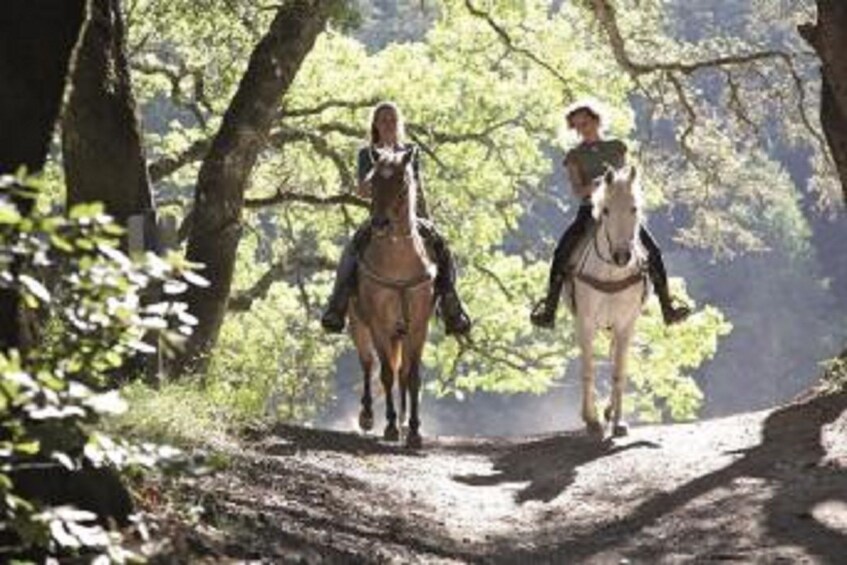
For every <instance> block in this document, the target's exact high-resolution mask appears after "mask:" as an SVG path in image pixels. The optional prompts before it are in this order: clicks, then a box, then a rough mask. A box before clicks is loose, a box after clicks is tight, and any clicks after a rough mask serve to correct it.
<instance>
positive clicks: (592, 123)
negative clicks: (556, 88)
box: [530, 102, 691, 328]
mask: <svg viewBox="0 0 847 565" xmlns="http://www.w3.org/2000/svg"><path fill="white" fill-rule="evenodd" d="M565 120H566V122H567V125H568V127H569V128H571V129H573V130H575V131H576V133H577V134H578V135H579V137H580V142H579V144H577V145H576V146H575V147H574V148H573V149H571V150H570V151H568V153H567V155H566V156H565V159H564V163H563V164H564V165H565V168H566V169H567V173H568V178H569V180H570V183H571V188H572V190H573V192H574V194H575V195H576V197H577V198H579V199H580V206H579V210H578V211H577V214H576V218H574V221H573V222H572V223H571V225H570V226H569V227H568V229H567V230H565V233H564V234H562V238H561V239H560V240H559V244H558V245H557V246H556V251H555V253H554V254H553V263H552V265H551V266H550V278H549V283H548V286H547V296H546V297H545V298H544V299H543V300H541V301H540V302H538V303H537V304H536V305H535V307H534V308H533V310H532V314H531V315H530V320H531V321H532V323H533V324H535V325H536V326H539V327H542V328H552V327H553V326H554V324H555V319H556V308H557V307H558V306H559V297H560V296H561V294H562V286H563V285H564V283H565V280H566V279H567V278H568V277H569V276H570V272H569V268H570V267H569V261H570V256H571V255H572V254H573V252H574V249H575V248H576V246H577V244H578V243H579V242H580V241H581V240H582V238H583V237H584V236H585V235H586V234H587V233H588V231H589V229H590V228H591V225H592V223H593V221H594V219H593V218H592V216H591V193H592V192H593V191H594V180H595V179H597V178H599V177H601V176H603V174H605V172H606V171H607V170H608V169H609V168H613V169H619V168H621V167H623V166H624V165H625V164H626V151H627V150H626V145H625V144H624V143H623V142H622V141H620V140H618V139H604V138H603V136H602V130H601V126H602V122H603V119H602V116H601V113H600V111H599V109H598V108H597V107H596V105H594V104H593V103H591V102H578V103H576V104H574V105H573V106H571V107H570V108H569V109H568V110H567V111H566V113H565ZM640 239H641V243H642V245H644V248H645V249H646V250H647V253H648V257H647V262H648V273H649V275H650V280H651V282H652V283H653V288H654V289H655V291H656V295H657V296H658V298H659V304H660V305H661V307H662V317H663V318H664V320H665V323H666V324H668V325H670V324H675V323H677V322H681V321H683V320H684V319H686V318H687V317H688V316H689V314H690V313H691V309H690V308H688V306H685V305H680V306H675V305H674V303H673V300H672V298H671V296H670V292H669V290H668V275H667V272H666V271H665V264H664V261H663V260H662V252H661V250H660V249H659V247H658V245H656V242H655V240H654V239H653V237H652V236H651V235H650V232H649V231H647V228H645V227H642V228H641V233H640Z"/></svg>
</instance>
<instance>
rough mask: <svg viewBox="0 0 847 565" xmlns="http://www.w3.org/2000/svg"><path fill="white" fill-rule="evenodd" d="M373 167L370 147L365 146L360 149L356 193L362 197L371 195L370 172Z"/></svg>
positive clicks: (357, 162) (357, 163)
mask: <svg viewBox="0 0 847 565" xmlns="http://www.w3.org/2000/svg"><path fill="white" fill-rule="evenodd" d="M372 168H373V160H372V159H371V152H370V149H369V148H367V147H363V148H362V149H360V150H359V158H358V160H357V161H356V179H357V180H358V183H357V184H356V194H358V195H359V196H361V197H362V198H370V197H371V182H370V176H369V175H368V173H370V172H371V169H372Z"/></svg>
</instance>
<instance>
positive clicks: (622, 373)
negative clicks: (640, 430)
mask: <svg viewBox="0 0 847 565" xmlns="http://www.w3.org/2000/svg"><path fill="white" fill-rule="evenodd" d="M634 330H635V328H634V324H628V325H627V326H626V327H625V328H623V329H622V330H615V351H614V359H613V365H612V398H611V403H610V406H609V408H610V411H611V418H609V419H610V421H611V423H612V435H613V436H615V437H622V436H625V435H626V434H627V432H628V429H627V426H626V424H625V423H623V422H622V421H621V419H622V416H623V391H624V388H625V387H626V365H627V358H628V357H629V345H630V343H631V341H632V334H633V331H634Z"/></svg>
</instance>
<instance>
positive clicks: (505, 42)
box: [465, 0, 574, 98]
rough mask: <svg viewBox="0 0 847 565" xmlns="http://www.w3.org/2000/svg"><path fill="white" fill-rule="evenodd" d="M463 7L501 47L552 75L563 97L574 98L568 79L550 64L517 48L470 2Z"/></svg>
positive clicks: (499, 27) (491, 19)
mask: <svg viewBox="0 0 847 565" xmlns="http://www.w3.org/2000/svg"><path fill="white" fill-rule="evenodd" d="M465 7H466V8H467V9H468V12H469V13H470V14H471V15H472V16H474V17H477V18H480V19H482V20H485V22H486V23H487V24H488V26H489V27H490V28H491V29H492V30H494V33H496V34H497V36H498V37H499V38H500V41H502V42H503V45H505V47H506V49H508V50H509V51H511V52H514V53H517V54H519V55H523V56H524V57H526V58H527V59H529V60H530V61H532V62H533V63H535V64H536V65H538V66H539V67H541V68H543V69H544V70H546V71H547V72H548V73H550V74H551V75H553V76H554V77H555V78H556V79H557V80H558V81H559V82H560V83H562V86H563V88H564V92H565V95H566V96H567V97H568V98H573V97H574V93H573V90H571V87H570V82H569V81H568V79H566V78H565V77H564V76H562V74H561V73H560V72H559V71H558V70H556V68H555V67H553V66H552V65H551V64H550V63H548V62H547V61H544V60H542V59H541V58H539V57H538V56H537V55H536V54H535V53H533V52H532V51H530V50H529V49H526V48H524V47H518V46H517V45H515V42H514V41H513V40H512V37H511V36H510V35H509V33H508V32H507V31H506V30H505V29H504V28H503V26H501V25H500V24H498V23H497V22H496V21H495V20H494V18H493V17H492V16H491V14H490V13H489V12H486V11H484V10H481V9H479V8H477V7H476V6H474V4H473V1H472V0H465Z"/></svg>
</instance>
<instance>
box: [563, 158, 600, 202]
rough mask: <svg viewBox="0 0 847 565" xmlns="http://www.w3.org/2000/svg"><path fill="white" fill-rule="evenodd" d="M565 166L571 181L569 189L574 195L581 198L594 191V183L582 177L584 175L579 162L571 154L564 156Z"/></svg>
mask: <svg viewBox="0 0 847 565" xmlns="http://www.w3.org/2000/svg"><path fill="white" fill-rule="evenodd" d="M565 168H566V169H567V171H568V179H569V180H570V181H571V190H573V193H574V194H575V195H576V197H577V198H579V199H583V198H588V197H589V196H591V193H592V192H594V185H593V184H592V183H591V180H590V179H585V178H584V176H585V175H583V173H582V169H580V167H579V163H578V162H577V160H576V159H574V158H573V157H572V155H571V154H568V156H567V157H565Z"/></svg>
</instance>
